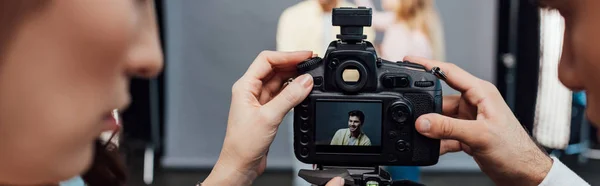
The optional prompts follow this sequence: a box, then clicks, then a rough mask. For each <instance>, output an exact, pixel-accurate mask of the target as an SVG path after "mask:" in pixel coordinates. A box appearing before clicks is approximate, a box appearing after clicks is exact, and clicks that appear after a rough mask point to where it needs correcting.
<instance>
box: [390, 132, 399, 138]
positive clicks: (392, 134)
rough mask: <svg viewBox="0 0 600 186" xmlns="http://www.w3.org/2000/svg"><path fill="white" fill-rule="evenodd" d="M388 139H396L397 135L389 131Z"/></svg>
mask: <svg viewBox="0 0 600 186" xmlns="http://www.w3.org/2000/svg"><path fill="white" fill-rule="evenodd" d="M388 137H390V139H396V138H397V137H398V133H396V131H390V133H389V135H388Z"/></svg>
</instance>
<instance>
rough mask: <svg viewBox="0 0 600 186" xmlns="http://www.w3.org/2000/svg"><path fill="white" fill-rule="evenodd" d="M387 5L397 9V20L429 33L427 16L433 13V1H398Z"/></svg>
mask: <svg viewBox="0 0 600 186" xmlns="http://www.w3.org/2000/svg"><path fill="white" fill-rule="evenodd" d="M386 1H392V0H386ZM386 4H388V6H393V7H395V9H394V11H395V12H396V20H398V21H401V22H404V23H406V24H407V25H408V27H409V28H411V29H415V30H421V31H423V32H425V33H427V32H429V29H430V28H429V26H428V24H427V16H429V14H430V13H431V11H433V10H432V9H433V1H432V0H396V1H395V2H387V3H386ZM384 6H385V5H384Z"/></svg>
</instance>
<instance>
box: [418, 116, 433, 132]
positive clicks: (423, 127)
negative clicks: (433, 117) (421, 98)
mask: <svg viewBox="0 0 600 186" xmlns="http://www.w3.org/2000/svg"><path fill="white" fill-rule="evenodd" d="M419 125H420V126H419V132H421V133H425V132H429V129H430V128H431V122H429V120H428V119H422V120H421V121H420V122H419Z"/></svg>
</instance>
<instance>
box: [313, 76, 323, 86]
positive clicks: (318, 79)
mask: <svg viewBox="0 0 600 186" xmlns="http://www.w3.org/2000/svg"><path fill="white" fill-rule="evenodd" d="M322 84H323V77H320V76H319V77H314V78H313V86H315V87H319V86H321V85H322Z"/></svg>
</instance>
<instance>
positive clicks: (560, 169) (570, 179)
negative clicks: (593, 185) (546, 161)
mask: <svg viewBox="0 0 600 186" xmlns="http://www.w3.org/2000/svg"><path fill="white" fill-rule="evenodd" d="M552 160H554V162H553V163H552V168H550V172H548V175H546V178H544V181H542V183H540V185H539V186H561V185H573V186H580V185H585V186H588V185H590V184H589V183H587V182H585V180H583V179H582V178H581V177H579V176H578V175H577V174H575V172H573V171H572V170H571V169H569V168H568V167H567V166H565V164H563V163H562V162H560V160H558V158H556V157H552Z"/></svg>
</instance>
